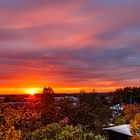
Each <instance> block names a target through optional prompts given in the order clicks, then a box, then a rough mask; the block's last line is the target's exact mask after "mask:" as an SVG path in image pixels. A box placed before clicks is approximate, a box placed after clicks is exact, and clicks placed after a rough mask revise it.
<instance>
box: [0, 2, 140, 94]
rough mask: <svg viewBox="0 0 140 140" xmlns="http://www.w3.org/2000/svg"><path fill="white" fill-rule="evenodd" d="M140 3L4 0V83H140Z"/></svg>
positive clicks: (0, 41) (0, 62)
mask: <svg viewBox="0 0 140 140" xmlns="http://www.w3.org/2000/svg"><path fill="white" fill-rule="evenodd" d="M139 6H140V2H139V1H129V0H119V1H111V0H107V1H102V2H99V1H97V0H86V1H85V0H82V1H79V0H72V1H64V0H60V1H59V2H58V1H57V0H52V1H48V0H47V1H46V0H40V1H37V0H34V1H33V0H29V1H27V0H25V1H21V0H13V2H12V3H11V2H10V0H5V1H0V85H1V87H0V88H1V89H3V88H8V87H9V88H29V87H37V88H38V87H44V86H47V85H51V86H53V87H54V88H56V89H58V90H59V89H62V88H72V91H73V88H74V89H75V88H77V89H78V90H79V89H80V88H86V89H90V88H96V89H97V90H98V91H108V90H112V89H113V88H116V87H120V86H129V85H130V86H131V85H134V86H135V85H138V84H139V82H140V79H139V78H138V77H139V76H140V72H139V71H140V55H139V54H140V49H139V45H140V41H139V36H140V17H139V12H140V10H139ZM59 91H60V90H59ZM0 92H3V90H0ZM8 92H9V90H8Z"/></svg>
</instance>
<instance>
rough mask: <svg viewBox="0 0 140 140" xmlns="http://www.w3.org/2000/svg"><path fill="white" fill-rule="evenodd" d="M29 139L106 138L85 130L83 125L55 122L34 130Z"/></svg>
mask: <svg viewBox="0 0 140 140" xmlns="http://www.w3.org/2000/svg"><path fill="white" fill-rule="evenodd" d="M27 139H28V140H104V137H102V136H100V135H98V136H95V135H94V134H93V133H88V132H85V131H84V130H83V129H82V127H81V126H68V125H67V126H61V125H59V124H56V123H53V124H48V125H47V126H45V127H42V128H40V129H37V130H36V131H34V132H32V133H31V134H30V135H29V136H28V137H27Z"/></svg>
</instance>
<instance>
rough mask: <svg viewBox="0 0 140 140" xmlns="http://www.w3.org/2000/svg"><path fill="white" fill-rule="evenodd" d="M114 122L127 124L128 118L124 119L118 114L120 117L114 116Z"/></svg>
mask: <svg viewBox="0 0 140 140" xmlns="http://www.w3.org/2000/svg"><path fill="white" fill-rule="evenodd" d="M113 124H115V125H122V124H126V120H125V119H124V117H123V116H118V117H116V118H114V120H113Z"/></svg>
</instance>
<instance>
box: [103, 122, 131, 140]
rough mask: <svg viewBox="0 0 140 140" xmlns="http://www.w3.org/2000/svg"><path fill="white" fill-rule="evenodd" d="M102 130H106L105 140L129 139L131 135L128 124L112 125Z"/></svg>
mask: <svg viewBox="0 0 140 140" xmlns="http://www.w3.org/2000/svg"><path fill="white" fill-rule="evenodd" d="M103 130H104V131H105V132H106V140H129V139H130V137H131V136H132V134H131V132H130V127H129V125H128V124H123V125H118V126H112V127H108V128H104V129H103Z"/></svg>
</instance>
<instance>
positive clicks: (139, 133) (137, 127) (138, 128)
mask: <svg viewBox="0 0 140 140" xmlns="http://www.w3.org/2000/svg"><path fill="white" fill-rule="evenodd" d="M130 129H131V133H132V135H133V137H132V140H140V113H138V114H136V115H135V116H134V119H133V120H132V121H131V123H130Z"/></svg>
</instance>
